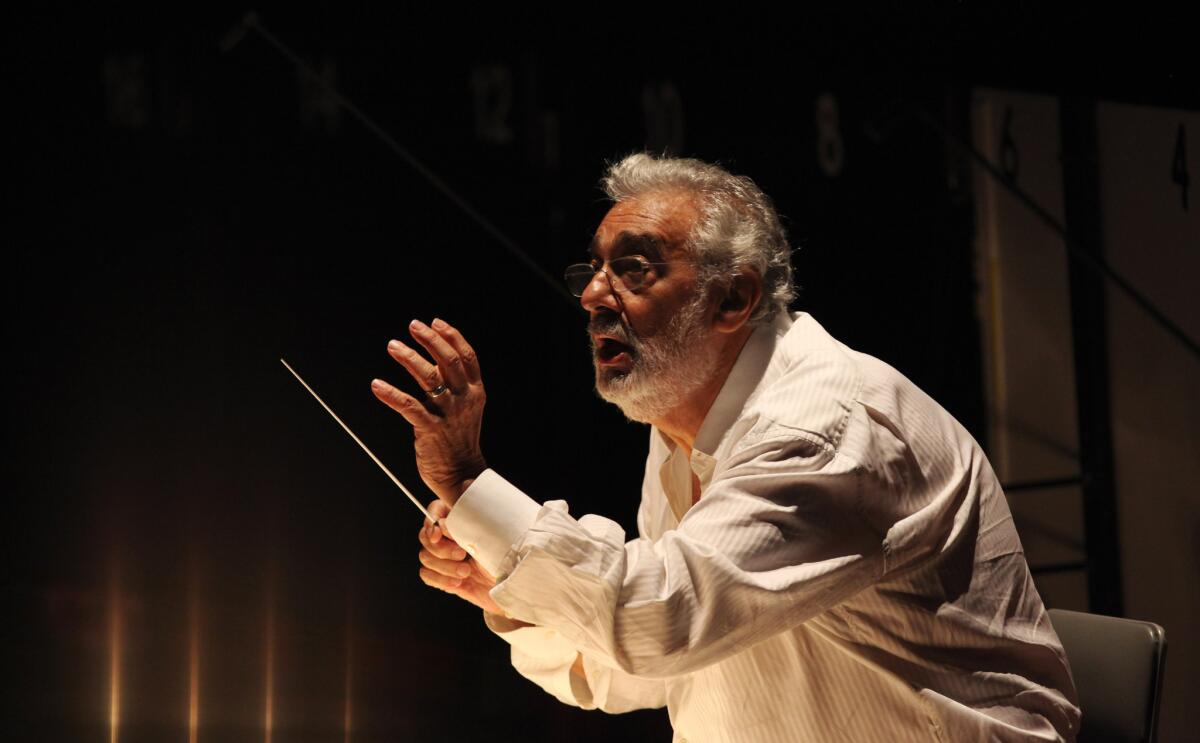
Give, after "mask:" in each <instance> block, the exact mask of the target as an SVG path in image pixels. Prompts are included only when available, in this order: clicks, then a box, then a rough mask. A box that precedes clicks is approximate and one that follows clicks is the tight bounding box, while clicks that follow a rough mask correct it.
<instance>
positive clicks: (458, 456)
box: [371, 320, 487, 506]
mask: <svg viewBox="0 0 1200 743" xmlns="http://www.w3.org/2000/svg"><path fill="white" fill-rule="evenodd" d="M409 332H410V333H411V334H412V337H413V338H415V339H416V341H417V342H418V343H420V344H421V345H422V346H423V347H424V348H425V350H426V351H428V352H429V355H430V356H432V357H433V360H434V362H435V363H433V364H431V363H429V361H427V360H426V359H425V357H424V356H422V355H421V354H419V353H417V352H416V351H414V350H413V349H411V348H409V347H408V346H406V345H405V344H403V343H401V342H400V341H397V340H394V341H392V342H390V343H388V354H390V355H391V357H392V358H393V359H395V360H396V361H398V362H399V363H400V365H401V366H403V367H404V368H405V369H407V370H408V373H409V374H411V375H412V378H413V379H415V380H416V381H417V384H419V385H420V386H421V387H422V389H424V390H425V396H424V397H425V399H424V400H418V399H417V398H415V397H413V396H412V395H409V394H406V393H404V392H401V391H400V390H398V389H396V388H395V387H393V386H392V385H390V384H388V383H387V382H384V381H383V380H381V379H376V380H375V381H373V382H371V391H372V392H374V393H375V396H376V397H378V398H379V399H380V400H381V401H382V402H383V403H384V404H386V405H387V406H388V407H390V408H391V409H392V410H395V411H396V412H397V413H399V414H400V415H402V416H404V419H405V420H407V421H408V422H409V423H411V424H412V427H413V437H414V446H415V448H416V454H417V471H418V472H420V473H421V479H422V480H424V481H425V484H426V485H428V486H429V489H430V490H432V491H433V493H434V495H436V496H437V497H438V498H440V499H441V500H443V501H445V502H446V504H447V505H450V506H453V505H454V504H455V502H457V501H458V497H459V496H460V495H462V493H463V491H464V490H466V489H467V488H468V487H470V485H471V483H472V482H474V480H475V478H477V477H479V475H480V474H481V473H482V472H483V471H484V470H485V469H487V463H486V462H484V459H483V453H482V452H481V451H480V448H479V431H480V429H481V428H482V426H483V404H484V402H485V400H486V399H487V396H486V395H485V394H484V391H483V379H482V377H481V376H480V373H479V360H478V359H477V358H476V357H475V351H474V349H472V348H471V345H470V344H469V343H467V341H466V339H465V338H463V337H462V334H461V333H459V332H458V331H457V330H455V329H454V328H453V327H451V326H450V325H449V324H448V323H445V322H443V321H441V320H434V321H433V324H432V326H430V325H426V324H425V323H423V322H420V321H418V320H413V321H412V322H411V323H410V324H409Z"/></svg>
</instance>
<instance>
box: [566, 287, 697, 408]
mask: <svg viewBox="0 0 1200 743" xmlns="http://www.w3.org/2000/svg"><path fill="white" fill-rule="evenodd" d="M706 300H707V297H706V292H699V293H698V294H697V295H696V297H695V298H694V299H693V300H692V301H691V302H689V303H688V304H687V305H686V306H685V307H683V308H682V309H681V310H680V311H679V312H678V313H677V314H676V315H675V316H674V317H672V318H671V320H670V322H668V323H667V326H666V328H664V329H663V331H662V332H661V333H659V334H657V335H655V336H654V337H653V338H645V339H643V338H639V337H638V336H637V335H636V334H634V333H633V332H632V331H630V330H629V329H628V328H627V327H626V326H625V324H624V323H623V322H622V321H621V319H620V318H619V317H616V316H613V317H612V318H611V319H607V320H602V319H596V318H593V320H592V322H591V323H590V324H589V326H588V331H589V333H596V334H603V335H607V336H611V337H612V338H614V339H615V340H617V341H618V342H620V343H622V344H624V345H625V346H626V347H627V348H628V350H627V351H626V352H627V353H628V354H629V357H630V367H629V369H628V370H624V369H612V368H605V367H602V366H600V365H599V364H598V363H596V393H597V394H598V395H600V397H602V398H603V399H604V400H606V401H608V402H611V403H612V404H614V405H616V406H617V407H618V408H620V409H621V412H622V413H624V414H625V417H626V418H628V419H630V420H632V421H637V422H639V423H650V422H652V421H655V420H660V419H662V417H663V416H664V415H665V414H666V413H668V412H670V411H671V410H673V409H675V408H677V407H679V405H680V404H682V403H683V401H684V400H685V399H686V398H687V397H688V396H689V395H691V394H692V393H693V392H695V391H696V390H698V389H699V388H700V387H701V386H703V385H704V384H705V382H707V381H708V380H709V378H710V377H711V376H712V374H713V372H714V370H715V369H716V366H717V358H716V355H715V354H711V353H707V352H706V348H705V346H706V344H705V343H704V341H705V340H706V339H707V338H708V336H709V335H710V333H711V332H712V331H711V329H710V328H709V327H708V324H707V323H706V322H705V317H706V315H707V313H706V311H705V310H706V309H707V304H708V302H707V301H706ZM591 338H592V361H593V363H595V362H596V361H597V359H598V358H599V349H598V348H597V346H596V340H595V337H594V336H591Z"/></svg>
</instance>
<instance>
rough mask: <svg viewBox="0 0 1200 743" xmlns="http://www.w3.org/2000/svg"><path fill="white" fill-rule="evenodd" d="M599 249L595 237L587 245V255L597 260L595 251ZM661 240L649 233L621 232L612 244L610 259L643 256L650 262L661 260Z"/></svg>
mask: <svg viewBox="0 0 1200 743" xmlns="http://www.w3.org/2000/svg"><path fill="white" fill-rule="evenodd" d="M599 248H600V243H599V242H598V241H597V240H596V238H595V237H593V238H592V241H591V243H589V244H588V255H589V256H591V257H592V259H595V258H597V257H598V256H597V255H596V253H597V251H598V250H599ZM662 249H663V240H662V238H660V237H659V236H658V235H654V234H651V233H649V232H621V233H619V234H618V235H617V237H616V239H615V240H613V242H612V257H613V258H619V257H621V256H625V255H644V256H646V257H647V258H649V259H650V260H651V261H654V260H655V259H661V258H662V256H663V252H662Z"/></svg>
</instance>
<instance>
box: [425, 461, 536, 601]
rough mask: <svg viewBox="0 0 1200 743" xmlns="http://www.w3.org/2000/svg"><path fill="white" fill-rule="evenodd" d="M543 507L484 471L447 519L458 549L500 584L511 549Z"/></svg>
mask: <svg viewBox="0 0 1200 743" xmlns="http://www.w3.org/2000/svg"><path fill="white" fill-rule="evenodd" d="M540 510H541V506H539V505H538V504H537V502H536V501H534V500H533V499H532V498H530V497H529V496H528V495H525V494H524V493H522V492H521V491H520V490H518V489H517V488H516V487H515V486H514V485H512V484H511V483H510V482H509V481H508V480H505V479H504V478H503V477H501V476H500V475H498V474H496V472H495V470H491V469H487V470H484V471H483V473H482V474H480V475H479V477H477V478H475V482H473V483H471V487H469V488H467V489H466V490H465V491H463V494H462V496H461V497H459V499H458V502H456V503H455V504H454V507H453V508H452V509H450V515H449V516H447V517H446V528H447V529H449V531H450V534H451V535H452V536H453V537H454V541H456V542H458V546H460V547H462V548H463V549H464V550H466V551H467V554H469V555H470V556H471V557H473V558H475V560H476V561H478V562H479V564H480V566H482V567H483V569H484V570H486V571H487V572H488V573H490V574H491V575H492V576H493V577H494V578H496V580H501V579H503V577H504V576H502V575H500V574H499V573H500V568H501V566H502V565H503V563H504V557H505V556H506V555H507V554H508V551H509V549H511V548H512V546H513V545H514V544H516V543H517V541H518V540H519V539H520V538H521V536H522V535H523V534H524V533H525V532H526V531H528V530H529V527H531V526H533V522H534V520H535V519H536V518H537V514H538V511H540Z"/></svg>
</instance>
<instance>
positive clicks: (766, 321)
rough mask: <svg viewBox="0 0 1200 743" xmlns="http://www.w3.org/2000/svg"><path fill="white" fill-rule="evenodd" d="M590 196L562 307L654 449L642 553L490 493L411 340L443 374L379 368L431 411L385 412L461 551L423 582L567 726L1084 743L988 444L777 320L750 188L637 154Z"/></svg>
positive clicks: (692, 165) (468, 393)
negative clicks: (584, 260) (402, 378)
mask: <svg viewBox="0 0 1200 743" xmlns="http://www.w3.org/2000/svg"><path fill="white" fill-rule="evenodd" d="M604 185H605V189H606V191H607V193H608V195H609V196H610V197H611V198H612V200H613V201H614V204H613V206H612V208H611V210H610V211H609V212H608V214H607V215H606V216H605V218H604V220H603V221H602V222H601V224H600V226H599V227H598V228H597V230H596V234H595V238H594V240H593V243H592V256H593V261H592V263H591V264H590V265H587V264H585V265H583V266H573V267H571V268H569V269H568V271H567V281H568V284H569V285H570V287H571V288H572V290H573V291H574V292H575V293H576V294H578V295H580V297H581V301H582V304H583V307H584V308H585V309H586V310H587V312H588V314H589V316H590V324H589V331H590V333H591V337H592V348H593V358H594V362H595V368H596V388H597V391H598V392H599V393H600V395H601V396H603V397H604V398H605V399H606V400H609V401H610V402H613V403H614V404H616V405H618V406H620V408H621V409H622V411H624V413H625V414H626V416H628V417H629V418H630V419H632V420H635V421H643V422H647V423H650V424H651V431H650V452H649V456H648V458H647V462H646V474H645V480H644V482H643V488H642V501H641V507H640V509H639V511H638V532H639V534H638V536H637V538H635V539H632V540H630V541H628V542H627V541H626V537H625V535H624V533H623V532H622V531H621V529H620V528H619V527H618V526H617V525H616V524H614V523H613V522H611V521H609V520H607V519H604V518H601V517H598V516H590V515H589V516H583V517H582V518H579V519H575V518H573V517H571V516H570V515H569V514H568V510H567V506H566V504H565V503H564V502H562V501H549V502H547V503H546V504H545V505H538V503H537V502H535V501H533V500H532V499H530V498H529V497H528V496H526V495H524V494H523V493H521V492H520V491H519V490H517V489H516V488H515V487H513V486H512V485H510V484H509V483H508V482H507V481H505V480H504V479H503V478H501V477H500V475H498V474H497V473H496V472H494V471H492V470H490V469H488V468H487V465H486V463H485V462H484V459H483V456H482V454H481V453H480V451H479V430H480V421H481V414H482V408H483V400H484V392H483V386H482V382H481V376H480V372H479V366H478V362H477V360H476V358H475V355H474V353H473V351H472V350H471V348H470V346H469V345H468V344H467V342H466V341H465V340H464V339H463V338H462V336H461V334H459V333H458V332H457V331H456V330H455V329H454V328H452V327H450V326H449V325H447V324H445V323H444V322H442V321H440V320H435V321H434V323H433V326H432V327H428V326H425V325H423V324H421V323H417V322H415V321H414V324H413V325H412V327H411V331H412V333H413V336H414V338H415V339H416V340H417V341H418V342H419V343H420V344H421V345H422V346H423V347H424V348H425V349H426V350H427V351H428V352H429V354H430V355H431V356H432V357H433V360H434V362H435V363H432V364H431V363H430V362H429V361H427V360H426V359H425V358H424V357H423V356H422V355H420V354H419V353H417V352H416V351H414V350H413V349H411V348H409V347H408V346H406V345H405V344H403V343H400V342H398V341H393V342H392V343H391V344H389V351H390V353H391V354H392V356H393V357H394V358H395V359H396V360H397V361H398V362H400V363H401V364H402V365H403V366H404V367H405V368H406V369H407V370H408V371H409V373H410V374H412V375H413V376H414V378H416V379H417V381H418V382H419V383H420V384H421V385H422V386H423V387H424V388H425V389H426V390H427V391H428V400H426V401H423V402H422V401H418V400H417V399H415V398H413V397H411V396H409V395H407V394H405V393H403V392H401V391H399V390H397V389H396V388H394V387H392V386H390V385H388V384H386V383H384V382H382V381H379V380H376V381H375V382H374V383H373V384H372V387H373V389H374V391H375V394H376V395H377V396H378V397H379V398H380V399H381V400H382V401H383V402H385V403H386V404H388V405H389V406H391V407H392V408H394V409H395V410H397V411H398V412H399V413H400V414H401V415H403V416H404V417H405V418H406V419H407V420H408V421H409V422H410V423H411V424H412V425H413V428H414V433H415V436H416V454H417V464H418V467H419V469H420V472H421V475H422V478H423V479H424V480H425V482H426V483H427V484H428V485H429V487H430V488H432V489H433V491H434V492H435V493H436V494H437V496H438V498H439V501H440V502H439V503H435V504H433V506H432V507H431V508H432V513H433V514H434V517H435V518H438V519H439V520H440V519H443V518H444V520H445V526H446V528H447V529H448V532H449V534H453V537H454V538H453V539H451V538H449V537H448V535H443V532H442V531H441V529H440V527H437V526H432V525H428V524H427V526H426V528H425V529H423V530H422V533H421V534H420V537H419V539H420V541H421V544H422V545H423V549H422V551H421V553H420V560H421V563H422V565H423V567H422V569H421V577H422V579H423V580H424V581H425V582H426V583H427V584H429V585H431V586H434V587H437V588H440V589H443V590H446V591H449V592H451V593H454V594H456V595H458V596H461V597H463V598H465V599H467V600H469V601H471V602H472V603H474V604H476V605H477V606H480V607H481V608H483V609H484V610H485V612H486V614H485V619H486V621H487V624H488V626H489V627H490V628H491V629H492V630H493V631H494V632H496V633H497V634H498V635H500V636H501V637H503V638H504V639H505V640H507V641H508V642H509V643H510V644H511V645H512V659H513V665H514V666H515V667H516V668H517V670H518V671H519V672H521V673H522V674H523V675H525V676H526V677H528V678H530V679H531V680H533V681H534V682H536V683H538V684H539V685H541V686H542V687H543V688H545V689H546V690H547V691H549V692H550V693H551V694H554V695H555V696H556V697H558V698H559V699H560V700H562V701H564V702H566V703H568V704H574V705H578V706H581V707H584V708H589V709H590V708H600V709H604V710H607V711H609V712H622V711H626V710H629V709H634V708H638V707H661V706H666V707H667V708H668V710H669V712H670V715H671V722H672V725H673V726H674V728H675V733H676V739H677V740H691V741H799V740H813V741H840V740H846V741H895V740H904V741H907V740H914V741H951V742H957V741H982V740H990V741H1016V740H1072V739H1073V738H1074V736H1075V732H1076V730H1077V729H1078V722H1079V711H1078V709H1077V707H1076V702H1075V699H1076V698H1075V691H1074V688H1073V685H1072V681H1071V676H1070V672H1069V670H1068V667H1067V663H1066V659H1065V656H1064V654H1063V651H1062V647H1061V645H1060V644H1059V641H1058V638H1057V637H1056V636H1055V634H1054V630H1053V629H1052V628H1051V626H1050V622H1049V619H1048V618H1047V616H1046V613H1045V610H1044V608H1043V605H1042V602H1041V599H1040V597H1039V596H1038V594H1037V591H1036V589H1035V588H1034V586H1033V582H1032V580H1031V578H1030V575H1029V570H1028V567H1027V566H1026V563H1025V559H1024V557H1023V554H1022V552H1021V546H1020V542H1019V540H1018V539H1017V535H1016V532H1015V531H1014V529H1013V525H1012V519H1011V516H1010V515H1009V512H1008V508H1007V505H1006V503H1005V499H1004V495H1003V493H1002V492H1001V490H1000V487H999V485H998V483H997V480H996V477H995V475H994V474H993V472H992V470H991V468H990V467H989V465H988V463H987V460H986V458H985V457H984V455H983V452H982V451H981V450H980V448H979V446H978V444H976V443H975V441H974V440H973V439H972V438H971V436H970V435H969V434H968V433H967V432H966V431H965V430H964V429H963V428H962V427H961V426H960V425H959V424H958V423H957V422H956V421H954V420H953V418H951V416H950V415H949V414H948V413H946V412H945V411H944V410H942V408H940V407H939V406H938V405H937V404H936V403H935V402H934V401H933V400H931V399H930V398H929V397H928V396H926V395H925V394H924V393H922V392H921V391H920V390H918V389H917V388H916V387H915V386H914V385H913V384H912V383H911V382H909V381H908V380H907V379H905V378H904V377H903V376H901V375H900V374H899V373H898V372H896V371H895V370H894V369H892V368H890V367H888V366H887V365H886V364H884V363H882V362H880V361H878V360H876V359H874V358H871V357H869V356H866V355H864V354H861V353H857V352H855V351H852V350H850V349H849V348H846V347H845V346H843V345H841V344H840V343H838V342H837V341H836V340H834V339H833V338H831V337H830V336H829V335H828V334H827V333H825V331H824V330H823V329H822V328H821V327H820V325H818V324H817V323H816V321H814V320H813V319H812V318H811V317H809V316H807V315H805V314H802V313H798V314H796V315H794V316H793V315H789V314H788V313H787V306H788V303H789V302H790V301H791V299H792V297H793V291H792V279H791V268H790V249H789V247H788V244H787V241H786V238H785V236H784V233H783V230H782V228H781V227H780V224H779V220H778V218H777V217H776V215H775V212H774V209H773V207H772V206H771V203H770V201H769V199H767V197H766V196H765V195H763V194H762V192H761V191H760V190H759V189H758V188H757V187H756V186H755V185H754V183H753V182H751V181H750V180H749V179H747V178H740V177H735V176H732V175H730V174H729V173H727V172H726V171H724V170H722V169H720V168H718V167H716V166H713V165H708V164H705V163H701V162H698V161H695V160H685V159H671V158H661V159H655V158H652V157H649V156H647V155H633V156H631V157H629V158H626V159H625V160H623V161H622V162H620V163H617V164H616V165H614V166H612V167H611V168H610V169H609V172H608V175H607V176H606V178H605V181H604ZM468 554H469V555H470V557H471V558H473V559H469V558H468ZM492 576H495V579H493V578H492Z"/></svg>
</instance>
